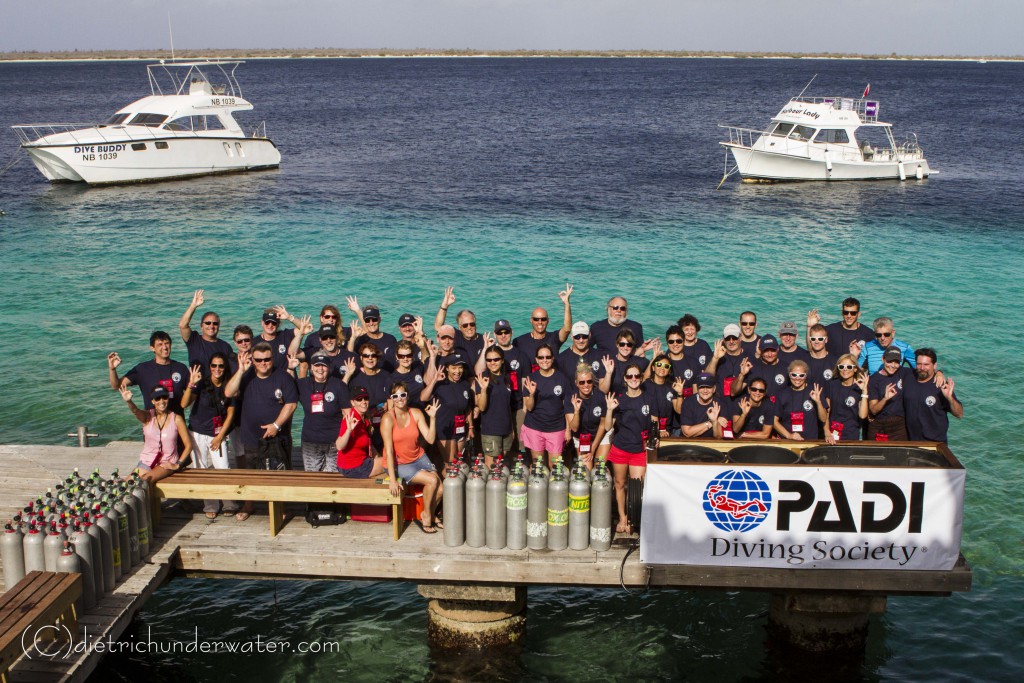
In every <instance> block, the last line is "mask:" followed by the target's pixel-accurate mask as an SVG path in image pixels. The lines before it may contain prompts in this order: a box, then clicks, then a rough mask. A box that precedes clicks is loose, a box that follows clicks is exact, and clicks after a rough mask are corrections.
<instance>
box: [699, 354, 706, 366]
mask: <svg viewBox="0 0 1024 683" xmlns="http://www.w3.org/2000/svg"><path fill="white" fill-rule="evenodd" d="M707 358H708V357H707V356H705V355H704V354H701V355H700V356H699V357H698V358H697V362H698V363H700V364H701V367H704V366H705V365H707V364H708V361H707Z"/></svg>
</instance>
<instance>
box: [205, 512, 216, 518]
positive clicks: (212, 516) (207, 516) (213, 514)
mask: <svg viewBox="0 0 1024 683" xmlns="http://www.w3.org/2000/svg"><path fill="white" fill-rule="evenodd" d="M206 518H207V519H217V513H216V512H207V513H206Z"/></svg>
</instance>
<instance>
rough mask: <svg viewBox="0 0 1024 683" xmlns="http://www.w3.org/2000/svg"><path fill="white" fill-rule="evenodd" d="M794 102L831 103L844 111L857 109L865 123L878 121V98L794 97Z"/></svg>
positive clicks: (835, 107) (834, 107)
mask: <svg viewBox="0 0 1024 683" xmlns="http://www.w3.org/2000/svg"><path fill="white" fill-rule="evenodd" d="M793 101H794V102H806V103H808V104H830V105H832V108H833V109H839V110H843V111H855V112H857V115H858V116H860V120H861V121H864V122H865V123H867V122H871V123H877V122H878V100H866V99H862V98H854V97H806V96H801V97H794V98H793Z"/></svg>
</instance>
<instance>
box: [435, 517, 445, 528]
mask: <svg viewBox="0 0 1024 683" xmlns="http://www.w3.org/2000/svg"><path fill="white" fill-rule="evenodd" d="M434 526H435V527H437V528H438V529H443V528H444V524H442V523H441V520H439V519H435V520H434Z"/></svg>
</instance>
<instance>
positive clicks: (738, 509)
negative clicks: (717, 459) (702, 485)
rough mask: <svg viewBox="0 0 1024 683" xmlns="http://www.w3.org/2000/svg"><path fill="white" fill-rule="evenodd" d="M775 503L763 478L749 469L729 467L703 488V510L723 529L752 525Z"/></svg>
mask: <svg viewBox="0 0 1024 683" xmlns="http://www.w3.org/2000/svg"><path fill="white" fill-rule="evenodd" d="M771 507H772V494H771V491H769V490H768V484H766V483H765V482H764V479H762V478H761V477H759V476H757V475H756V474H754V473H753V472H749V471H747V470H726V471H724V472H721V473H720V474H718V475H717V476H716V477H715V478H714V479H712V480H711V481H710V482H708V487H707V488H706V489H704V514H705V515H707V517H708V520H709V521H710V522H711V523H712V524H714V525H715V526H716V527H718V528H719V529H721V530H722V531H731V532H734V533H740V532H743V531H749V530H750V529H753V528H754V527H756V526H757V525H759V524H760V523H761V522H763V521H764V520H765V519H766V518H767V516H768V511H769V510H771Z"/></svg>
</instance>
